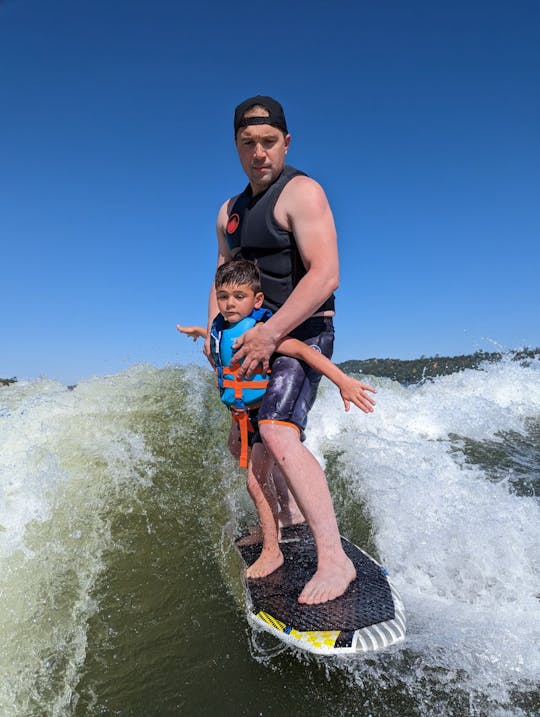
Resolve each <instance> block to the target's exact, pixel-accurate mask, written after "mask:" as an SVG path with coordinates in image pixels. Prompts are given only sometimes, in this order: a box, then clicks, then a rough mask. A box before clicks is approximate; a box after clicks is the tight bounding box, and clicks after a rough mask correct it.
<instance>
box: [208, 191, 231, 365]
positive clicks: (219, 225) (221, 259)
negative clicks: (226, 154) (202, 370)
mask: <svg viewBox="0 0 540 717" xmlns="http://www.w3.org/2000/svg"><path fill="white" fill-rule="evenodd" d="M232 201H234V200H232V199H228V200H227V201H226V202H224V203H223V204H222V205H221V207H220V210H219V212H218V216H217V220H216V236H217V245H218V255H217V262H216V269H217V267H218V266H221V265H222V264H224V263H225V262H226V261H229V260H230V259H232V254H231V252H230V251H229V245H228V244H227V238H226V236H225V229H226V226H227V221H228V216H229V212H228V208H229V206H230V203H231V202H232ZM218 312H219V309H218V304H217V299H216V288H215V286H214V282H212V286H211V287H210V293H209V296H208V318H207V336H206V340H205V342H204V347H203V352H204V355H205V356H206V358H207V359H208V360H209V361H210V363H211V364H212V365H213V361H212V352H211V351H210V328H211V326H212V322H213V320H214V319H215V318H216V316H217V314H218Z"/></svg>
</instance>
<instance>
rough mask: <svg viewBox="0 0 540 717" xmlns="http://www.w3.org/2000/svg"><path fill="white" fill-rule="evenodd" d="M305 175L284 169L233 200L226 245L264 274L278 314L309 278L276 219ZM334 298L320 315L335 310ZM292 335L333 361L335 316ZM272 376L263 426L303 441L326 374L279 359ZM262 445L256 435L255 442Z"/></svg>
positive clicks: (277, 356) (265, 288) (293, 243)
mask: <svg viewBox="0 0 540 717" xmlns="http://www.w3.org/2000/svg"><path fill="white" fill-rule="evenodd" d="M297 176H305V175H304V173H303V172H300V171H299V170H297V169H294V168H293V167H289V166H285V167H284V169H283V172H282V173H281V174H280V176H279V177H278V178H277V180H276V181H275V182H274V183H273V184H271V185H270V187H268V189H266V190H265V191H264V192H261V193H260V194H257V195H255V197H253V194H252V191H251V187H250V186H249V185H248V186H247V187H246V189H245V190H244V191H243V192H242V194H240V195H239V196H238V197H237V199H236V200H235V201H234V203H233V206H232V208H231V209H230V212H229V219H228V223H227V232H226V237H227V243H228V246H229V249H230V251H231V253H232V254H233V256H234V257H237V258H243V259H248V260H250V261H253V262H254V263H255V264H257V266H258V267H259V270H260V272H261V284H262V290H263V292H264V295H265V301H264V305H265V306H267V307H268V308H270V309H272V311H277V310H278V309H279V308H280V307H281V306H282V305H283V304H284V303H285V301H286V299H287V298H288V297H289V295H290V294H291V292H292V290H293V289H294V287H295V286H296V284H297V283H298V282H299V281H300V279H301V278H302V276H304V274H305V273H306V269H305V267H304V265H303V263H302V260H301V258H300V254H299V251H298V247H297V245H296V240H295V238H294V234H292V233H291V232H288V231H287V230H286V229H284V228H283V227H281V226H280V225H279V224H278V223H277V221H276V219H275V217H274V208H275V205H276V202H277V200H278V198H279V196H280V194H281V192H282V191H283V189H284V187H285V186H286V184H287V183H288V182H289V181H291V179H293V178H294V177H297ZM333 310H334V296H333V295H332V296H331V297H329V298H328V299H327V300H326V301H325V302H324V303H323V304H322V306H321V307H319V309H318V310H317V311H316V312H315V313H319V312H321V311H333ZM290 336H292V337H293V338H296V339H299V340H300V341H303V342H304V343H306V344H308V346H313V348H314V349H316V350H319V351H321V353H323V354H324V355H325V356H326V357H327V358H331V357H332V352H333V346H334V326H333V321H332V318H331V317H322V316H313V317H311V318H310V319H307V320H306V321H304V322H303V323H302V324H300V326H298V327H297V328H296V329H294V331H291V332H290ZM270 364H271V370H272V373H271V375H270V381H269V384H268V387H267V390H266V393H265V394H264V396H263V399H262V401H261V405H260V408H259V411H258V423H259V424H262V423H282V424H285V425H290V426H294V427H296V428H297V429H298V430H299V432H300V436H301V438H302V439H303V438H304V429H305V427H306V424H307V414H308V412H309V410H310V409H311V407H312V405H313V403H314V401H315V397H316V395H317V389H318V386H319V382H320V380H321V374H319V373H317V372H316V371H313V370H312V369H311V368H309V366H307V365H306V364H304V363H303V362H302V361H298V360H297V359H293V358H290V357H289V356H282V355H280V354H274V355H273V356H272V358H271V361H270ZM257 440H260V438H259V437H258V435H257V434H256V435H255V438H254V441H257Z"/></svg>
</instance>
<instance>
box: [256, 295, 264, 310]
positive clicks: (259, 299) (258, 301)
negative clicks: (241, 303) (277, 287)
mask: <svg viewBox="0 0 540 717" xmlns="http://www.w3.org/2000/svg"><path fill="white" fill-rule="evenodd" d="M263 301H264V294H263V293H262V291H258V292H257V293H256V294H255V308H256V309H260V308H261V306H262V303H263Z"/></svg>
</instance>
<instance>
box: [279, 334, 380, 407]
mask: <svg viewBox="0 0 540 717" xmlns="http://www.w3.org/2000/svg"><path fill="white" fill-rule="evenodd" d="M276 351H277V352H278V353H280V354H284V355H285V356H291V357H292V358H295V359H299V360H300V361H305V362H306V363H307V364H308V366H311V368H313V369H315V371H318V372H319V373H322V374H323V376H326V377H327V378H329V379H330V381H332V383H335V384H336V386H337V387H338V388H339V392H340V394H341V398H342V399H343V404H344V406H345V410H346V411H348V410H349V409H350V407H351V403H354V405H355V406H358V408H360V409H361V410H362V411H364V412H365V413H371V412H372V411H373V406H374V405H375V401H374V400H373V399H372V398H371V396H369V395H368V394H367V393H366V391H370V392H371V393H377V391H376V389H374V388H373V387H372V386H368V385H367V384H365V383H362V382H361V381H357V379H355V378H352V376H347V374H346V373H343V371H342V370H341V369H339V368H338V367H337V366H336V365H335V364H334V363H332V361H330V359H328V358H326V356H324V355H323V354H322V353H321V352H320V351H315V350H314V349H312V348H311V347H310V346H307V345H306V344H304V343H303V342H302V341H298V339H292V338H290V337H285V338H284V339H282V340H281V341H280V342H279V343H278V345H277V347H276Z"/></svg>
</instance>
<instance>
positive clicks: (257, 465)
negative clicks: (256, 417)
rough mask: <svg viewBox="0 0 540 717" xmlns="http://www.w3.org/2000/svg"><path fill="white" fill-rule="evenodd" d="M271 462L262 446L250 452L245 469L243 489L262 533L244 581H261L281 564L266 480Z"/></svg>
mask: <svg viewBox="0 0 540 717" xmlns="http://www.w3.org/2000/svg"><path fill="white" fill-rule="evenodd" d="M272 463H273V458H272V457H271V456H270V455H269V453H268V452H267V451H266V449H265V447H264V446H263V444H262V443H256V444H255V445H254V446H253V448H252V450H251V457H250V461H249V465H248V477H247V488H248V491H249V494H250V496H251V498H252V500H253V502H254V503H255V508H256V510H257V515H258V517H259V523H260V526H261V531H262V541H263V546H262V550H261V554H260V556H259V557H258V558H257V560H256V561H255V562H254V563H253V564H252V565H250V566H249V567H248V568H247V570H246V576H247V577H248V578H264V577H265V576H266V575H270V573H273V572H274V570H277V568H279V567H280V565H282V564H283V553H282V552H281V548H280V547H279V527H278V503H277V498H276V494H275V492H274V484H273V481H272V479H271V477H270V468H271V466H272Z"/></svg>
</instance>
